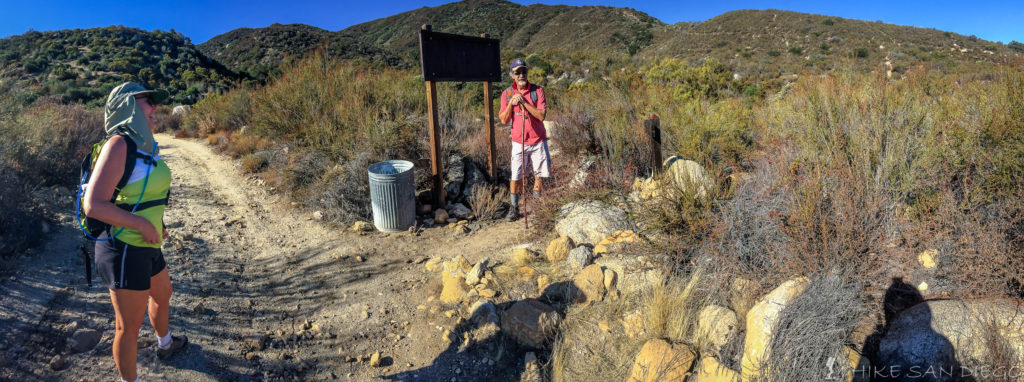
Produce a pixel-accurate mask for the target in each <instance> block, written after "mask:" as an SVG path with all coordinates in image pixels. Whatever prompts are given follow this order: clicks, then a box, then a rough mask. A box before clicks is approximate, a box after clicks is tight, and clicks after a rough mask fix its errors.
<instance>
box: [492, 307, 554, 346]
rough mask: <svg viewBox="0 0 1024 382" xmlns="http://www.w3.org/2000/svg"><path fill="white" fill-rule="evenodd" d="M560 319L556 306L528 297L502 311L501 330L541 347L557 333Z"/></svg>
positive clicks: (520, 341) (526, 343)
mask: <svg viewBox="0 0 1024 382" xmlns="http://www.w3.org/2000/svg"><path fill="white" fill-rule="evenodd" d="M559 321H560V317H559V316H558V312H556V311H555V309H554V308H552V307H551V306H549V305H547V304H545V303H543V302H540V301H538V300H537V299H532V298H528V299H525V300H520V301H517V302H516V303H515V304H512V307H510V308H508V309H507V310H505V311H504V312H503V313H502V315H501V330H503V331H504V332H506V333H508V334H509V335H511V336H512V337H513V338H515V339H516V340H517V341H519V343H520V344H522V345H524V346H527V347H532V348H537V349H540V348H543V347H544V345H545V343H547V342H548V340H549V339H551V338H552V336H554V335H555V334H556V330H557V328H558V323H559Z"/></svg>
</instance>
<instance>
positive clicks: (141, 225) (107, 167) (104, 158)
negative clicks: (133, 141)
mask: <svg viewBox="0 0 1024 382" xmlns="http://www.w3.org/2000/svg"><path fill="white" fill-rule="evenodd" d="M127 150H128V145H127V144H125V143H124V138H123V137H121V136H119V135H117V136H114V137H111V138H110V139H109V140H107V143H106V144H104V145H103V149H102V150H100V156H99V158H97V159H96V165H95V166H94V167H93V168H94V170H93V171H94V172H93V174H92V178H90V179H89V186H88V187H87V189H86V191H85V200H84V202H83V204H82V210H83V211H84V212H85V216H88V217H91V218H93V219H98V220H101V221H103V222H104V223H107V224H110V225H112V226H120V227H127V228H131V229H134V230H137V231H139V232H140V233H142V238H143V240H145V241H146V242H148V243H154V244H156V243H159V242H160V234H159V233H157V232H156V227H154V226H153V223H150V222H149V220H146V218H143V217H142V216H139V215H136V214H133V213H131V212H128V211H125V210H122V209H120V208H118V207H117V206H115V205H114V203H111V202H110V198H111V197H112V196H113V195H114V189H115V188H117V181H118V180H120V179H121V176H122V175H124V167H125V166H124V161H125V158H127V156H128V155H127Z"/></svg>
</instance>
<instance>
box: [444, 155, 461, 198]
mask: <svg viewBox="0 0 1024 382" xmlns="http://www.w3.org/2000/svg"><path fill="white" fill-rule="evenodd" d="M464 159H465V157H464V156H462V154H459V153H452V154H451V155H448V160H446V161H445V162H444V163H445V169H444V177H445V184H444V193H445V196H446V197H447V199H448V200H450V201H452V202H453V203H454V202H456V201H461V200H462V188H463V182H464V181H465V179H466V164H465V163H463V160H464Z"/></svg>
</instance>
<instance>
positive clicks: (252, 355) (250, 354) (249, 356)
mask: <svg viewBox="0 0 1024 382" xmlns="http://www.w3.org/2000/svg"><path fill="white" fill-rule="evenodd" d="M254 359H256V353H255V352H248V353H245V360H246V361H252V360H254Z"/></svg>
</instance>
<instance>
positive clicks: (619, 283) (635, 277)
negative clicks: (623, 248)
mask: <svg viewBox="0 0 1024 382" xmlns="http://www.w3.org/2000/svg"><path fill="white" fill-rule="evenodd" d="M594 264H597V265H600V266H601V267H602V268H604V269H610V270H612V271H614V272H615V276H616V280H615V284H616V289H618V290H619V291H621V292H622V294H625V295H627V296H635V295H639V294H641V293H643V292H644V291H646V290H648V289H650V288H652V287H654V286H655V285H658V284H660V283H663V282H664V275H663V273H662V271H660V270H658V269H653V268H649V267H647V266H646V265H644V264H643V262H642V261H640V260H639V259H637V258H635V257H611V256H606V257H599V258H597V259H596V260H594Z"/></svg>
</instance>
